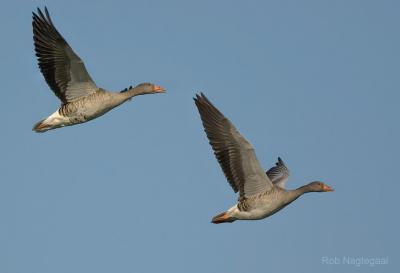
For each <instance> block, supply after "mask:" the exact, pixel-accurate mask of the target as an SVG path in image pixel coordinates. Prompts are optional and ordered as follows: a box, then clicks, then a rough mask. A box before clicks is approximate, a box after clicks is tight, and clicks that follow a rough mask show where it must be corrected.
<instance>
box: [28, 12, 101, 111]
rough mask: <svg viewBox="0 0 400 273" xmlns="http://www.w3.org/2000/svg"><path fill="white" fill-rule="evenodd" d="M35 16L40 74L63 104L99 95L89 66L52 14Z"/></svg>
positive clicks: (36, 49) (34, 14) (36, 47)
mask: <svg viewBox="0 0 400 273" xmlns="http://www.w3.org/2000/svg"><path fill="white" fill-rule="evenodd" d="M32 14H33V20H32V26H33V40H34V45H35V51H36V56H37V58H38V64H39V68H40V71H41V72H42V74H43V76H44V78H45V80H46V82H47V84H48V85H49V86H50V88H51V89H52V90H53V92H54V94H55V95H56V96H57V97H58V98H59V99H60V100H61V101H62V103H63V104H66V103H68V102H71V101H74V100H76V99H79V98H81V97H84V96H87V95H89V94H92V93H94V92H96V90H97V89H98V88H97V86H96V84H95V83H94V81H93V80H92V78H91V77H90V75H89V73H88V72H87V70H86V68H85V64H84V63H83V61H82V60H81V59H80V58H79V56H78V55H76V54H75V52H74V51H73V50H72V48H71V47H70V46H69V45H68V43H67V42H66V41H65V39H64V38H63V37H62V36H61V34H60V33H59V32H58V31H57V29H56V28H55V26H54V25H53V22H52V21H51V18H50V15H49V12H48V10H47V8H45V14H43V12H42V11H41V10H40V9H38V14H36V13H34V12H33V13H32Z"/></svg>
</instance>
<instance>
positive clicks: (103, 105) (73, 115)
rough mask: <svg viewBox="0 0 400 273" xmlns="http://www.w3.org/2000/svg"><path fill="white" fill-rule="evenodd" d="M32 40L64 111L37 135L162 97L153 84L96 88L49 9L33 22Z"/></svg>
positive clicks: (38, 129) (44, 123)
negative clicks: (150, 96) (137, 100)
mask: <svg viewBox="0 0 400 273" xmlns="http://www.w3.org/2000/svg"><path fill="white" fill-rule="evenodd" d="M32 27H33V40H34V45H35V51H36V56H37V58H38V64H39V68H40V71H41V72H42V74H43V76H44V78H45V80H46V82H47V84H48V85H49V86H50V88H51V89H52V90H53V92H54V94H55V95H56V96H57V97H58V98H59V99H60V100H61V103H62V105H61V107H60V109H59V110H58V111H56V112H55V113H53V114H52V115H50V116H49V117H48V118H46V119H43V120H41V121H40V122H38V123H37V124H36V125H35V126H34V127H33V130H34V131H36V132H45V131H47V130H51V129H55V128H59V127H64V126H70V125H75V124H79V123H83V122H87V121H89V120H92V119H94V118H97V117H99V116H101V115H103V114H105V113H107V112H108V111H110V110H111V109H113V108H114V107H116V106H118V105H120V104H122V103H124V102H125V101H127V100H129V99H131V98H132V97H134V96H137V95H143V94H154V93H163V92H165V89H164V88H162V87H160V86H157V85H154V84H149V83H145V84H139V85H138V86H136V87H134V88H132V86H129V89H127V88H125V89H124V90H122V91H121V92H119V93H113V92H108V91H106V90H104V89H102V88H99V87H97V86H96V84H95V83H94V81H93V80H92V78H91V77H90V75H89V73H88V72H87V70H86V68H85V65H84V63H83V61H82V60H81V58H80V57H79V56H78V55H77V54H75V52H74V51H73V50H72V48H71V47H70V46H69V45H68V43H67V42H66V40H65V39H64V38H63V37H62V36H61V34H60V33H59V32H58V31H57V29H56V28H55V26H54V24H53V22H52V20H51V18H50V15H49V12H48V10H47V8H45V11H44V13H43V12H42V11H41V10H40V9H38V11H37V14H36V13H34V12H33V18H32Z"/></svg>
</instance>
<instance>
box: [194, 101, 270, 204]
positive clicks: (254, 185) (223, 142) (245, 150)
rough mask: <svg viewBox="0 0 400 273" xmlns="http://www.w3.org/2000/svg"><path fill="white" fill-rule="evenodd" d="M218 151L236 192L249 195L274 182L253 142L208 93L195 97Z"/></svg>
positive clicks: (245, 195) (209, 134)
mask: <svg viewBox="0 0 400 273" xmlns="http://www.w3.org/2000/svg"><path fill="white" fill-rule="evenodd" d="M194 100H195V103H196V106H197V108H198V110H199V113H200V117H201V120H202V122H203V126H204V130H205V132H206V134H207V137H208V139H209V141H210V145H211V147H212V148H213V150H214V154H215V156H216V158H217V160H218V162H219V164H220V166H221V168H222V170H223V172H224V174H225V176H226V178H227V180H228V182H229V184H230V185H231V186H232V188H233V190H234V191H235V192H237V191H239V192H240V198H248V197H250V196H254V195H257V194H260V193H262V192H265V191H266V190H268V189H269V188H270V187H272V183H271V181H270V180H269V178H268V176H267V175H266V174H265V172H264V171H263V169H262V168H261V166H260V164H259V162H258V160H257V157H256V154H255V151H254V149H253V147H252V145H251V144H250V143H249V142H248V141H247V140H246V139H245V138H244V137H243V136H242V135H241V134H240V133H239V132H238V130H237V129H236V128H235V126H234V125H233V124H232V123H231V122H230V121H229V120H228V119H227V118H226V117H225V116H224V115H223V114H222V113H221V112H220V111H219V110H218V109H217V108H216V107H215V106H214V105H213V104H212V103H211V102H210V101H209V100H208V99H207V97H206V96H205V95H204V94H201V95H196V98H195V99H194Z"/></svg>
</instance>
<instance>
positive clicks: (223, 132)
mask: <svg viewBox="0 0 400 273" xmlns="http://www.w3.org/2000/svg"><path fill="white" fill-rule="evenodd" d="M194 100H195V104H196V106H197V108H198V110H199V113H200V117H201V120H202V123H203V126H204V130H205V132H206V135H207V137H208V139H209V142H210V145H211V147H212V148H213V150H214V154H215V156H216V158H217V160H218V162H219V164H220V166H221V168H222V170H223V172H224V174H225V177H226V178H227V180H228V182H229V184H230V185H231V187H232V189H233V190H234V192H239V202H238V203H237V204H236V205H234V206H232V207H231V208H230V209H228V210H227V211H225V212H223V213H220V214H218V215H217V216H215V217H214V218H213V219H212V222H213V223H215V224H219V223H226V222H229V223H230V222H233V221H236V220H259V219H263V218H266V217H268V216H270V215H273V214H274V213H276V212H278V211H280V210H281V209H283V208H284V207H286V206H287V205H289V204H290V203H292V202H293V201H295V200H296V199H297V198H299V197H300V196H301V195H303V194H304V193H307V192H327V191H333V189H332V188H331V187H329V186H328V185H326V184H324V183H322V182H320V181H314V182H311V183H309V184H307V185H305V186H302V187H300V188H298V189H295V190H286V189H285V184H286V182H287V180H288V177H289V169H288V168H287V167H286V165H285V163H284V162H283V160H282V159H281V158H278V162H277V163H276V166H274V167H272V168H271V169H269V170H268V171H267V172H265V171H264V170H263V169H262V168H261V165H260V163H259V162H258V160H257V157H256V154H255V151H254V148H253V146H252V145H251V144H250V143H249V142H248V141H247V140H246V139H245V138H244V137H243V136H242V135H241V134H240V133H239V131H238V130H237V129H236V127H235V126H234V125H233V124H232V123H231V122H230V121H229V119H227V118H226V117H225V116H224V115H223V114H222V113H221V112H220V111H219V110H218V109H217V108H216V107H215V106H214V105H213V104H212V103H211V102H210V101H209V100H208V99H207V97H206V96H205V95H204V94H200V95H196V98H194Z"/></svg>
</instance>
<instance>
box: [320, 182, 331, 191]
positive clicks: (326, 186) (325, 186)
mask: <svg viewBox="0 0 400 273" xmlns="http://www.w3.org/2000/svg"><path fill="white" fill-rule="evenodd" d="M322 190H323V191H334V189H332V188H331V187H329V186H328V185H326V184H324V186H323V187H322Z"/></svg>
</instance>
